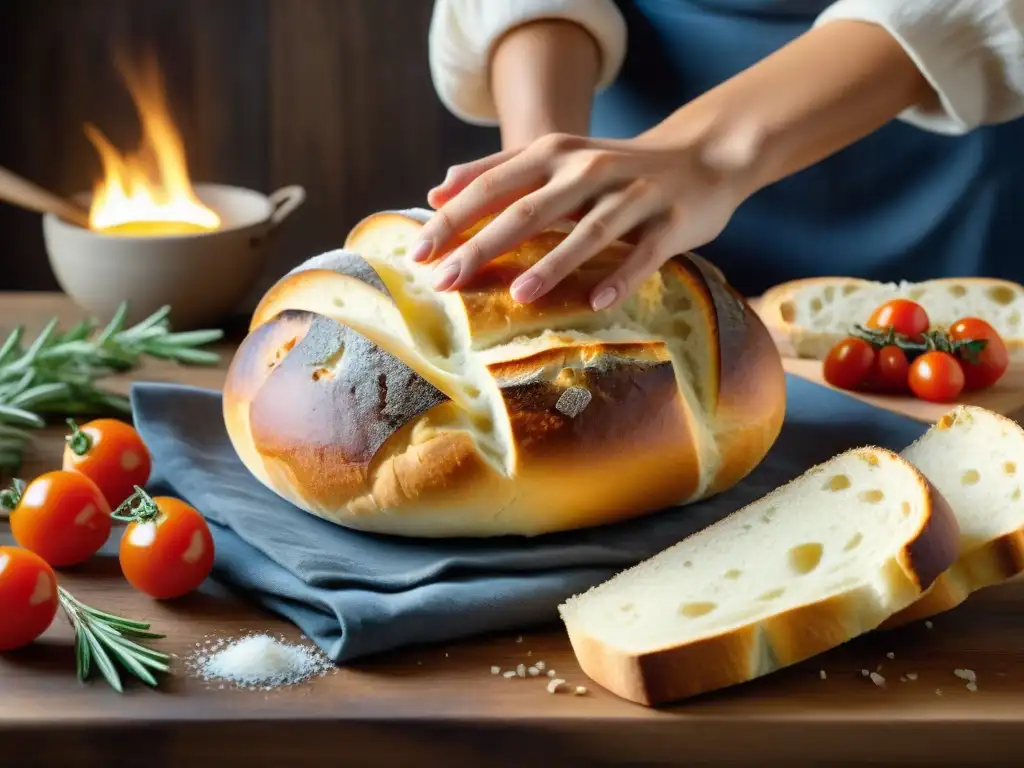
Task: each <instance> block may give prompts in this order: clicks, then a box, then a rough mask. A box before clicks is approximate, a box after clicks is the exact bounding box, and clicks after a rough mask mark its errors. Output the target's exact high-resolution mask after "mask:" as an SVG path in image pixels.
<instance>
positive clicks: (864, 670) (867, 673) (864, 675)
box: [860, 669, 871, 677]
mask: <svg viewBox="0 0 1024 768" xmlns="http://www.w3.org/2000/svg"><path fill="white" fill-rule="evenodd" d="M870 674H871V673H870V672H868V671H867V670H866V669H862V670H861V671H860V676H861V677H867V676H868V675H870Z"/></svg>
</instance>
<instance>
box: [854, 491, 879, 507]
mask: <svg viewBox="0 0 1024 768" xmlns="http://www.w3.org/2000/svg"><path fill="white" fill-rule="evenodd" d="M857 498H858V499H859V500H860V501H861V502H863V503H864V504H881V503H882V500H883V499H885V494H884V493H882V492H881V491H880V490H878V489H877V488H870V489H868V490H866V491H861V492H860V493H858V494H857Z"/></svg>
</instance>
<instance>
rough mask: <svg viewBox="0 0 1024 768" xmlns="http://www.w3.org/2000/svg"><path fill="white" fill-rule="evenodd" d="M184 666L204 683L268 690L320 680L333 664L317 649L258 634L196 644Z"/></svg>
mask: <svg viewBox="0 0 1024 768" xmlns="http://www.w3.org/2000/svg"><path fill="white" fill-rule="evenodd" d="M186 667H187V668H188V669H189V670H190V671H192V672H193V673H194V674H195V675H196V676H198V677H201V678H202V679H203V680H205V681H207V682H213V681H215V680H223V681H226V682H230V683H234V684H235V685H236V686H237V687H239V688H248V689H249V690H252V691H255V690H264V691H269V690H271V689H273V688H277V687H280V686H284V685H296V684H298V683H302V682H305V681H306V680H309V679H310V678H312V677H317V676H319V677H323V676H324V675H326V674H327V673H328V672H329V671H330V670H331V669H332V668H333V667H334V664H333V663H332V662H331V660H330V659H328V658H327V656H326V655H324V653H323V652H322V651H321V650H320V649H319V648H315V647H313V646H308V645H293V644H290V643H287V642H286V641H285V639H284V638H283V637H282V638H280V639H278V638H275V637H271V636H270V635H268V634H263V633H261V634H252V635H247V636H245V637H241V638H227V639H226V640H225V639H223V638H222V639H219V640H217V641H216V642H214V641H213V640H207V641H206V643H205V644H200V643H196V649H195V651H194V652H193V653H192V655H191V656H190V657H189V659H188V661H187V662H186ZM335 672H337V669H335ZM220 687H221V688H223V687H224V685H221V686H220Z"/></svg>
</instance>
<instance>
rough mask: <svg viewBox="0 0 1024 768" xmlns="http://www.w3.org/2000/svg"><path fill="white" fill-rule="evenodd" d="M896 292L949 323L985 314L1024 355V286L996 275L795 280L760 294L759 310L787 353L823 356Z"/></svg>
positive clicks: (937, 321) (1016, 353) (1016, 354)
mask: <svg viewBox="0 0 1024 768" xmlns="http://www.w3.org/2000/svg"><path fill="white" fill-rule="evenodd" d="M897 297H901V298H908V299H911V300H913V301H916V302H918V303H919V304H921V306H923V307H924V309H925V311H926V312H927V313H928V317H929V318H930V320H931V321H932V324H933V325H934V326H937V327H949V326H950V325H952V324H953V323H955V322H956V321H957V320H959V319H960V318H962V317H980V318H981V319H983V320H985V321H987V322H988V323H989V324H990V325H992V327H993V328H995V329H996V330H997V331H998V332H999V334H1000V336H1002V338H1003V340H1004V341H1005V342H1006V345H1007V349H1008V350H1009V352H1010V356H1011V359H1012V360H1015V361H1021V360H1024V286H1021V285H1020V284H1018V283H1014V282H1010V281H1008V280H997V279H992V278H942V279H938V280H928V281H925V282H921V283H909V282H903V283H878V282H872V281H870V280H861V279H858V278H852V277H819V278H809V279H806V280H795V281H792V282H788V283H783V284H782V285H779V286H776V287H775V288H772V289H771V290H769V291H768V292H766V293H765V294H764V296H762V297H761V302H760V305H759V310H758V311H759V314H760V315H761V317H762V319H763V320H764V322H765V324H766V325H767V326H768V329H769V331H771V333H772V336H773V338H775V340H776V342H777V343H778V344H779V346H780V348H781V349H782V350H783V351H784V352H785V353H786V354H788V355H792V356H797V357H808V358H815V359H819V360H820V359H824V357H825V356H826V355H827V354H828V351H829V349H831V348H832V346H833V345H835V344H836V343H837V342H838V341H840V340H841V339H842V338H843V337H845V336H847V335H849V331H850V329H851V328H852V326H853V325H854V324H855V323H862V324H863V323H865V322H867V319H868V317H869V316H870V315H871V312H872V311H873V310H874V309H875V307H877V306H879V305H880V304H883V303H884V302H886V301H888V300H890V299H894V298H897Z"/></svg>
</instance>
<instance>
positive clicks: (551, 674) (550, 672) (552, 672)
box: [548, 669, 555, 677]
mask: <svg viewBox="0 0 1024 768" xmlns="http://www.w3.org/2000/svg"><path fill="white" fill-rule="evenodd" d="M554 676H555V670H553V669H549V670H548V677H554Z"/></svg>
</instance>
